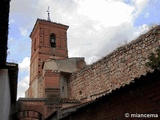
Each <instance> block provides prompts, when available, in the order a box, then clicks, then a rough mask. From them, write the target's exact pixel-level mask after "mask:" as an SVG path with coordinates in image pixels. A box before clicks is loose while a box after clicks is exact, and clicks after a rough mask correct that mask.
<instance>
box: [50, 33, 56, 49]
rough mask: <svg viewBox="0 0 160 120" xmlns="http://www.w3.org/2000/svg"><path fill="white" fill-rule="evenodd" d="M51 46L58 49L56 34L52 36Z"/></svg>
mask: <svg viewBox="0 0 160 120" xmlns="http://www.w3.org/2000/svg"><path fill="white" fill-rule="evenodd" d="M50 44H51V47H54V48H55V47H56V36H55V34H53V33H52V34H51V35H50Z"/></svg>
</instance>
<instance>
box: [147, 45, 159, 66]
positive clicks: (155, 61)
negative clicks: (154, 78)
mask: <svg viewBox="0 0 160 120" xmlns="http://www.w3.org/2000/svg"><path fill="white" fill-rule="evenodd" d="M148 60H149V62H147V63H146V66H148V67H150V68H152V69H160V47H159V48H158V49H157V50H156V52H155V53H151V54H150V56H149V57H148Z"/></svg>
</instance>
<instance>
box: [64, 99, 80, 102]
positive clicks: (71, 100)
mask: <svg viewBox="0 0 160 120" xmlns="http://www.w3.org/2000/svg"><path fill="white" fill-rule="evenodd" d="M61 102H62V103H80V101H79V100H76V99H69V98H63V99H61Z"/></svg>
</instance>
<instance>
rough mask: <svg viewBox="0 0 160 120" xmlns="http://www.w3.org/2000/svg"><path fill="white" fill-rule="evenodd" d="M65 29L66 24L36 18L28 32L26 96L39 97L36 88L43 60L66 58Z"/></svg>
mask: <svg viewBox="0 0 160 120" xmlns="http://www.w3.org/2000/svg"><path fill="white" fill-rule="evenodd" d="M67 29H68V26H66V25H63V24H59V23H55V22H51V21H50V19H49V20H42V19H37V21H36V23H35V25H34V28H33V30H32V32H31V34H30V38H31V60H30V83H29V89H28V90H27V97H32V98H37V97H39V96H38V89H39V84H40V81H41V79H42V72H43V71H42V64H43V62H45V61H46V60H47V59H50V58H53V59H65V58H68V49H67Z"/></svg>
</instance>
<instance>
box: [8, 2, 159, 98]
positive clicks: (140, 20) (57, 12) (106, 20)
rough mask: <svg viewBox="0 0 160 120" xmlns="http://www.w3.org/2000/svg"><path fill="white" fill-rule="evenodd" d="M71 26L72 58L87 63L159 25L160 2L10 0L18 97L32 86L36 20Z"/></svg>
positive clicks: (10, 40)
mask: <svg viewBox="0 0 160 120" xmlns="http://www.w3.org/2000/svg"><path fill="white" fill-rule="evenodd" d="M48 6H49V8H50V18H51V21H53V22H57V23H61V24H65V25H68V26H69V29H68V31H67V40H68V52H69V57H85V61H86V63H87V64H92V63H93V62H95V61H97V60H99V59H100V58H102V57H104V56H106V55H107V54H109V53H110V52H112V51H113V50H115V49H116V48H117V47H120V46H122V45H125V44H126V43H128V42H130V41H132V40H134V39H136V38H137V37H138V36H140V35H141V34H144V33H145V32H147V31H148V30H149V29H151V28H152V27H153V26H155V25H159V24H160V13H159V11H160V7H159V6H160V0H34V1H33V0H11V3H10V17H9V36H8V56H7V62H15V63H18V64H19V73H18V95H17V98H19V97H24V96H25V91H26V90H27V88H28V86H29V69H30V68H29V67H30V53H31V39H30V38H29V35H30V33H31V31H32V29H33V27H34V24H35V22H36V20H37V18H40V19H47V9H48Z"/></svg>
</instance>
